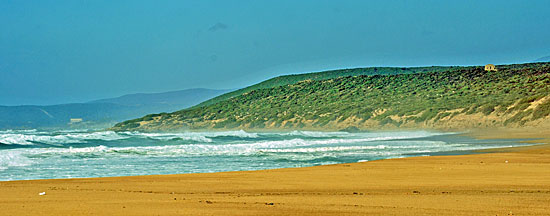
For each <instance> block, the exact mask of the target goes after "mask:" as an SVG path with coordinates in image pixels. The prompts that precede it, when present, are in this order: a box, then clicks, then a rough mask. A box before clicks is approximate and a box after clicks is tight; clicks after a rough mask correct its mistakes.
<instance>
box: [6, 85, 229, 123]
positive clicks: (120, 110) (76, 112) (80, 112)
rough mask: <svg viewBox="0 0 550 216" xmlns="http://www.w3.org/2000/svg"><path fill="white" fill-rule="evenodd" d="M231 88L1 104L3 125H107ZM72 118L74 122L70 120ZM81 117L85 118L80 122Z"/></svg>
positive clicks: (194, 101)
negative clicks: (43, 103)
mask: <svg viewBox="0 0 550 216" xmlns="http://www.w3.org/2000/svg"><path fill="white" fill-rule="evenodd" d="M228 91H230V90H213V89H187V90H181V91H172V92H164V93H139V94H129V95H124V96H121V97H117V98H107V99H101V100H95V101H90V102H88V103H73V104H59V105H51V106H34V105H23V106H0V129H29V128H90V127H91V128H104V127H109V126H111V125H112V124H113V123H116V122H119V121H123V120H127V119H132V118H137V117H140V116H143V115H145V114H149V113H160V112H173V111H176V110H180V109H183V108H187V107H191V106H193V105H196V104H198V103H200V102H202V101H205V100H207V99H210V98H213V97H215V96H218V95H220V94H223V93H226V92H228ZM71 119H73V123H70V121H71ZM80 119H81V120H82V122H79V121H80Z"/></svg>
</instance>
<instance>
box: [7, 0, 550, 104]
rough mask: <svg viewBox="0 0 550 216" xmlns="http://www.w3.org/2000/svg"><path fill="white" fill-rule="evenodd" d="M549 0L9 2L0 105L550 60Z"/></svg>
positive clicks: (135, 0) (137, 0)
mask: <svg viewBox="0 0 550 216" xmlns="http://www.w3.org/2000/svg"><path fill="white" fill-rule="evenodd" d="M549 11H550V1H548V0H529V1H525V0H522V1H513V0H507V1H500V0H499V1H491V0H486V1H478V0H457V1H453V0H447V1H441V0H430V1H428V0H414V1H408V0H380V1H374V0H358V1H352V0H341V1H336V0H331V1H324V0H272V1H268V0H262V1H257V0H250V1H249V0H233V1H229V0H219V1H215V0H200V1H198V0H189V1H185V0H174V1H168V0H161V1H141V0H128V1H125V0H117V1H112V0H93V1H92V0H89V1H87V0H80V1H73V0H68V1H61V0H59V1H53V0H35V1H32V0H29V1H19V0H2V2H1V3H0V105H21V104H36V105H48V104H59V103H75V102H86V101H90V100H95V99H100V98H108V97H116V96H120V95H124V94H130V93H138V92H143V93H152V92H165V91H174V90H182V89H189V88H212V89H235V88H242V87H246V86H248V85H252V84H255V83H257V82H260V81H263V80H266V79H268V78H271V77H275V76H278V75H283V74H294V73H304V72H313V71H322V70H328V69H337V68H351V67H370V66H430V65H484V64H487V63H493V64H508V63H524V62H529V61H532V60H534V59H538V58H541V57H544V56H549V55H550V15H548V14H549Z"/></svg>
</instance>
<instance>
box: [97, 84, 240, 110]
mask: <svg viewBox="0 0 550 216" xmlns="http://www.w3.org/2000/svg"><path fill="white" fill-rule="evenodd" d="M229 91H232V90H215V89H205V88H195V89H186V90H181V91H170V92H163V93H137V94H128V95H123V96H120V97H116V98H107V99H100V100H95V101H90V102H88V103H112V104H118V105H126V106H150V107H162V110H158V112H169V111H171V110H172V109H174V110H180V109H182V107H190V106H193V105H196V104H198V103H200V102H203V101H205V100H207V99H210V98H212V97H215V96H218V95H220V94H223V93H226V92H229ZM167 108H168V109H167Z"/></svg>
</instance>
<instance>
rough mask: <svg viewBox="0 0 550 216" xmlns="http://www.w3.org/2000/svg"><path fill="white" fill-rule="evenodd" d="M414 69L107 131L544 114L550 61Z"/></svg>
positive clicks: (306, 86)
mask: <svg viewBox="0 0 550 216" xmlns="http://www.w3.org/2000/svg"><path fill="white" fill-rule="evenodd" d="M434 68H437V67H434ZM393 69H394V70H398V69H396V68H393ZM416 69H418V68H416ZM416 69H415V68H411V69H409V70H410V71H415V72H407V73H386V74H387V75H380V74H377V75H352V76H340V77H331V76H336V75H335V74H334V71H329V72H325V73H327V74H323V73H315V74H317V75H318V76H319V77H328V78H326V79H323V78H319V79H305V80H303V81H299V82H295V81H296V80H300V79H299V78H295V79H293V78H288V80H292V81H288V82H291V84H286V85H283V84H281V85H277V86H275V87H272V88H258V89H253V90H251V91H248V92H246V91H245V93H243V94H240V95H238V93H236V92H233V93H232V94H234V95H238V96H233V97H231V96H227V98H228V99H226V100H221V99H218V100H219V101H218V102H217V103H215V102H211V103H205V104H203V105H202V106H197V107H192V108H189V109H185V110H180V111H177V112H173V113H162V114H153V115H147V116H145V117H143V118H139V119H134V120H130V121H125V122H122V123H119V124H117V125H115V127H113V128H112V129H113V130H200V129H239V128H240V129H298V128H300V129H314V130H336V129H345V128H353V129H355V128H359V129H381V128H397V127H400V128H438V129H463V128H476V127H502V126H506V127H518V126H524V125H537V124H539V123H540V122H541V121H546V120H547V119H548V115H549V114H550V89H549V87H550V63H532V64H518V65H499V66H497V69H498V71H491V72H487V71H485V70H483V67H448V68H438V69H435V70H434V71H418V70H416ZM424 69H426V68H424ZM440 69H442V70H440ZM353 70H357V71H362V70H361V69H353ZM365 70H372V69H365ZM402 70H404V71H407V69H402ZM422 70H423V69H422ZM421 72H423V73H421ZM331 73H332V74H331ZM328 74H331V75H328ZM325 75H326V76H325ZM297 76H300V75H297ZM304 76H306V77H307V76H308V74H306V75H304ZM309 76H311V74H309ZM290 77H291V76H290ZM283 78H284V77H280V78H279V79H280V80H281V81H279V83H284V82H285V81H283V80H287V79H283ZM275 79H277V78H275ZM275 79H272V80H275ZM268 81H269V80H268ZM266 82H267V81H266ZM272 82H274V81H272ZM293 82H294V83H293ZM263 85H264V86H266V84H263ZM251 87H252V86H251ZM251 87H249V88H251ZM239 91H240V90H239Z"/></svg>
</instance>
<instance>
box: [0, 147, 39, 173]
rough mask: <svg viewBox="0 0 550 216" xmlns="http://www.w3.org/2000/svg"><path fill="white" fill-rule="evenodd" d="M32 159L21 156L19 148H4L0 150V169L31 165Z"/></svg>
mask: <svg viewBox="0 0 550 216" xmlns="http://www.w3.org/2000/svg"><path fill="white" fill-rule="evenodd" d="M31 164H32V161H31V160H30V159H29V158H27V157H25V156H23V152H22V151H20V150H4V151H0V171H2V170H5V169H8V168H9V167H22V166H28V165H31Z"/></svg>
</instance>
